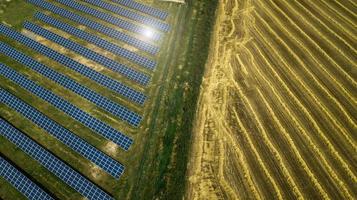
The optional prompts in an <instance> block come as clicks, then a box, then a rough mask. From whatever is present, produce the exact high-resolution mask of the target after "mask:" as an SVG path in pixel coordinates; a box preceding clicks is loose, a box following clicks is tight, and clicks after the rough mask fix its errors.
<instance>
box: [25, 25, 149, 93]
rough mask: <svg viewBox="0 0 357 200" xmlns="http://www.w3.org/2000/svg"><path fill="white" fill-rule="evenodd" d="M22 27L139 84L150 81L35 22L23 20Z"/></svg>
mask: <svg viewBox="0 0 357 200" xmlns="http://www.w3.org/2000/svg"><path fill="white" fill-rule="evenodd" d="M23 27H24V28H26V29H28V30H30V31H32V32H34V33H36V34H38V35H40V36H42V37H44V38H46V39H48V40H51V41H53V42H56V43H58V44H60V45H62V46H64V47H66V48H68V49H70V50H72V51H74V52H76V53H78V54H80V55H82V56H84V57H87V58H88V59H91V60H93V61H95V62H97V63H99V64H101V65H103V66H105V67H107V68H108V69H110V70H112V71H114V72H117V73H119V74H122V75H123V76H124V77H126V78H128V79H130V80H133V81H135V82H137V83H139V84H142V85H144V86H145V85H147V84H148V82H149V81H150V77H149V76H148V75H146V74H144V73H141V72H138V71H136V70H134V69H132V68H130V67H127V66H125V65H122V64H120V63H117V62H115V61H113V60H111V59H109V58H107V57H105V56H103V55H101V54H99V53H97V52H95V51H92V50H90V49H88V48H86V47H83V46H82V45H80V44H78V43H76V42H73V41H71V40H68V39H66V38H64V37H62V36H59V35H57V34H55V33H53V32H51V31H48V30H46V29H44V28H42V27H40V26H38V25H36V24H32V23H30V22H25V23H24V24H23Z"/></svg>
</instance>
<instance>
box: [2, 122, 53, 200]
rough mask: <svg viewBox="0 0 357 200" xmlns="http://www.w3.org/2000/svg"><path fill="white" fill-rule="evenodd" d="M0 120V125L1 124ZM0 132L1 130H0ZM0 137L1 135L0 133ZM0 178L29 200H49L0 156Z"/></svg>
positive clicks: (45, 194)
mask: <svg viewBox="0 0 357 200" xmlns="http://www.w3.org/2000/svg"><path fill="white" fill-rule="evenodd" d="M1 120H2V119H0V123H1ZM0 131H1V128H0ZM0 135H1V133H0ZM0 177H3V178H4V179H5V180H6V181H7V182H9V183H10V184H11V185H12V186H13V187H14V188H16V189H17V190H18V191H19V192H21V193H22V194H23V195H24V196H25V197H26V198H27V199H30V200H51V199H53V198H52V197H51V196H50V195H49V194H47V193H46V192H45V191H43V190H42V189H41V188H40V187H39V186H37V185H36V184H35V183H34V182H32V181H31V180H30V179H29V178H27V177H26V176H25V175H24V174H22V173H21V172H20V171H19V170H18V169H16V167H14V166H12V165H11V164H10V163H9V162H7V161H6V160H5V159H4V158H2V157H1V156H0Z"/></svg>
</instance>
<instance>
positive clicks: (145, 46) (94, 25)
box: [28, 0, 159, 55]
mask: <svg viewBox="0 0 357 200" xmlns="http://www.w3.org/2000/svg"><path fill="white" fill-rule="evenodd" d="M28 2H30V3H32V4H34V5H36V6H39V7H41V8H43V9H46V10H49V11H51V12H53V13H55V14H57V15H60V16H62V17H64V18H66V19H69V20H72V21H74V22H77V23H79V24H82V25H84V26H87V27H89V28H91V29H93V30H95V31H98V32H100V33H102V34H104V35H107V36H109V37H111V38H113V39H116V40H120V41H123V42H125V43H127V44H129V45H132V46H133V47H136V48H138V49H141V50H143V51H146V52H148V53H150V54H152V55H156V54H157V53H158V51H159V47H157V46H154V45H152V44H150V43H147V42H145V41H142V40H139V39H137V38H134V37H132V36H130V35H128V34H125V33H122V32H120V31H117V30H115V29H113V28H110V27H108V26H104V25H102V24H100V23H98V22H95V21H93V20H90V19H88V18H85V17H82V16H80V15H77V14H75V13H73V12H70V11H68V10H66V9H63V8H61V7H58V6H55V5H53V4H51V3H49V2H46V1H43V0H28Z"/></svg>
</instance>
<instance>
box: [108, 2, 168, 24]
mask: <svg viewBox="0 0 357 200" xmlns="http://www.w3.org/2000/svg"><path fill="white" fill-rule="evenodd" d="M112 2H115V3H118V4H120V5H122V6H126V7H128V8H131V9H134V10H137V11H140V12H142V13H145V14H148V15H151V16H153V17H156V18H159V19H162V20H166V18H167V16H168V13H167V12H165V11H162V10H159V9H157V8H153V7H150V6H147V5H144V4H141V3H138V2H135V1H132V0H112Z"/></svg>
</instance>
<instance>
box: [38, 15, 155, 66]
mask: <svg viewBox="0 0 357 200" xmlns="http://www.w3.org/2000/svg"><path fill="white" fill-rule="evenodd" d="M35 18H37V19H39V20H41V21H43V22H46V23H48V24H50V25H52V26H54V27H56V28H58V29H61V30H63V31H65V32H67V33H69V34H72V35H74V36H77V37H78V38H81V39H83V40H85V41H87V42H90V43H93V44H95V45H97V46H98V47H101V48H103V49H105V50H108V51H110V52H112V53H114V54H116V55H119V56H121V57H123V58H126V59H128V60H130V61H133V62H135V63H137V64H139V65H141V66H143V67H145V68H148V69H150V70H154V69H155V67H156V62H155V61H153V60H150V59H148V58H145V57H143V56H141V55H139V54H137V53H134V52H132V51H129V50H126V49H124V48H121V47H120V46H118V45H115V44H113V43H110V42H108V41H106V40H104V39H102V38H100V37H98V36H95V35H92V34H89V33H87V32H85V31H82V30H80V29H78V28H75V27H73V26H70V25H69V24H66V23H64V22H61V21H59V20H57V19H55V18H53V17H50V16H48V15H45V14H43V13H39V12H38V13H36V14H35Z"/></svg>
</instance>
